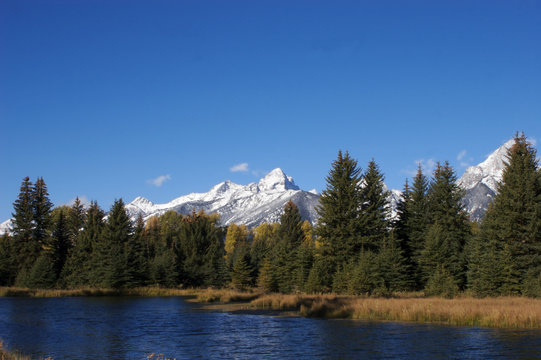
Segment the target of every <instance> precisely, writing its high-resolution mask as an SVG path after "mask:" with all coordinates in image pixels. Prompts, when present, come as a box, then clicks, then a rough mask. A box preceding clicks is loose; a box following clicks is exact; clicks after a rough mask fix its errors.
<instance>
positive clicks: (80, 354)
mask: <svg viewBox="0 0 541 360" xmlns="http://www.w3.org/2000/svg"><path fill="white" fill-rule="evenodd" d="M198 307H199V306H198V305H197V304H191V303H187V302H185V301H184V300H183V299H182V298H175V297H169V298H156V297H154V298H140V297H135V298H133V297H132V298H129V297H126V298H123V297H114V298H51V299H31V298H0V338H2V339H4V341H5V342H6V343H7V344H8V347H9V348H12V349H13V348H16V349H19V350H22V351H23V352H25V353H27V354H31V355H33V356H35V357H39V356H42V357H46V356H52V357H53V358H54V359H56V360H60V359H92V360H95V359H146V358H147V356H148V355H150V354H152V353H163V354H164V355H165V356H166V357H169V358H176V359H194V358H195V359H220V358H227V359H231V358H234V359H261V358H280V359H283V358H303V359H313V358H320V359H341V358H373V359H478V358H485V359H487V358H488V359H496V358H501V359H535V358H541V331H514V330H494V329H480V328H469V327H451V326H436V325H427V324H410V323H391V322H365V321H344V320H319V319H307V318H295V317H289V318H287V317H273V316H269V315H255V314H230V313H223V312H218V311H207V310H201V309H200V308H198Z"/></svg>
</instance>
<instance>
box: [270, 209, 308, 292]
mask: <svg viewBox="0 0 541 360" xmlns="http://www.w3.org/2000/svg"><path fill="white" fill-rule="evenodd" d="M301 226H302V223H301V214H300V213H299V209H298V208H297V206H296V205H295V203H293V202H292V201H289V202H288V203H287V204H286V206H285V209H284V213H283V214H282V216H281V218H280V226H279V227H278V231H277V237H278V243H277V244H276V248H275V251H276V254H275V255H274V259H275V266H276V269H277V271H278V272H279V274H280V276H279V277H278V290H279V291H280V292H282V293H290V292H292V291H294V290H299V289H298V288H297V286H296V285H297V278H298V270H299V269H300V267H301V264H300V257H299V248H300V246H301V244H302V241H303V238H304V232H303V231H302V227H301Z"/></svg>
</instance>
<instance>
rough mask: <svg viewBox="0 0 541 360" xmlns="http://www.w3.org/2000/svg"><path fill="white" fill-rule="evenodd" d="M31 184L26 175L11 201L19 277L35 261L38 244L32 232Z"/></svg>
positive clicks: (38, 250) (38, 248)
mask: <svg viewBox="0 0 541 360" xmlns="http://www.w3.org/2000/svg"><path fill="white" fill-rule="evenodd" d="M32 199H33V186H32V183H31V182H30V178H29V177H28V176H27V177H25V178H24V179H23V181H22V183H21V188H20V192H19V195H18V197H17V199H16V200H15V202H14V203H13V209H14V212H13V213H12V214H11V215H12V218H13V241H14V243H13V245H14V254H15V256H16V257H17V259H16V261H15V262H16V264H17V265H18V266H17V274H18V275H20V277H21V278H24V277H25V276H26V272H27V271H28V270H29V269H30V267H31V266H32V265H33V263H34V262H35V261H36V259H37V257H38V255H39V252H40V244H39V243H38V242H37V241H35V238H34V236H33V233H34V222H33V219H34V211H33V208H32Z"/></svg>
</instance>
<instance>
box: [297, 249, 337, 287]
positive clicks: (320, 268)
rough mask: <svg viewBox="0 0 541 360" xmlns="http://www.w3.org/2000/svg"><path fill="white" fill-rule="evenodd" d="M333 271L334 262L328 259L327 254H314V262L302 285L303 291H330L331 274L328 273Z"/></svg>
mask: <svg viewBox="0 0 541 360" xmlns="http://www.w3.org/2000/svg"><path fill="white" fill-rule="evenodd" d="M335 271H336V269H335V267H334V264H333V263H332V262H330V261H329V258H328V257H327V256H322V255H321V254H316V256H314V264H313V266H312V268H311V269H310V273H309V274H308V279H306V283H305V285H304V291H306V292H307V293H310V294H314V293H318V294H319V293H326V292H329V291H331V288H332V283H333V276H332V275H329V274H333V273H334V272H335Z"/></svg>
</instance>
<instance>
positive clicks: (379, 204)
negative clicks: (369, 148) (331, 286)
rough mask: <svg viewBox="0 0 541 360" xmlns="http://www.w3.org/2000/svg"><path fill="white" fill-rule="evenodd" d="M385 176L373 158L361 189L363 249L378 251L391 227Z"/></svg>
mask: <svg viewBox="0 0 541 360" xmlns="http://www.w3.org/2000/svg"><path fill="white" fill-rule="evenodd" d="M383 180H384V176H383V174H382V173H381V171H380V170H379V167H378V165H377V164H376V162H375V161H374V160H373V159H372V160H371V161H370V162H369V163H368V168H367V169H366V172H365V174H364V176H363V180H362V183H363V186H362V187H361V190H360V198H361V209H360V210H361V211H360V230H361V234H362V239H361V242H362V244H361V247H362V249H363V250H370V251H378V250H379V249H380V247H381V245H382V243H383V241H384V239H385V237H386V235H387V231H388V229H389V226H390V224H389V221H388V220H387V218H388V211H389V202H388V200H387V197H388V195H389V192H388V191H386V190H385V187H384V184H383Z"/></svg>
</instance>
